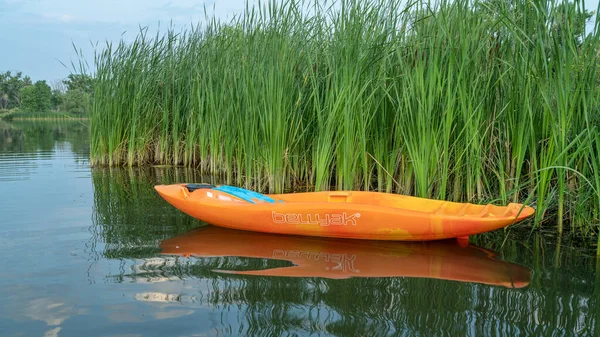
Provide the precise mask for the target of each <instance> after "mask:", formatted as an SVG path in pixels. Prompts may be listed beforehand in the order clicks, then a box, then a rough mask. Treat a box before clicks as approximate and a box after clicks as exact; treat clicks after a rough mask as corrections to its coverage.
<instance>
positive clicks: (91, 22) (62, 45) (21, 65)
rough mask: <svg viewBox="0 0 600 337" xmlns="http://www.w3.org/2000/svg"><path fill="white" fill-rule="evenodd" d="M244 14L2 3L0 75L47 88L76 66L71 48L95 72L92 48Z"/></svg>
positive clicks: (161, 0) (108, 1)
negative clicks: (145, 31)
mask: <svg viewBox="0 0 600 337" xmlns="http://www.w3.org/2000/svg"><path fill="white" fill-rule="evenodd" d="M205 6H206V10H207V12H208V13H209V14H210V15H212V14H214V15H216V16H217V17H219V18H222V19H224V20H226V19H228V18H231V17H232V16H233V15H234V14H236V13H237V14H239V13H241V12H243V10H244V8H245V3H244V1H243V0H206V1H203V0H196V1H194V0H100V1H99V0H0V72H5V71H22V72H23V74H24V75H29V76H30V77H31V78H32V80H34V81H37V80H47V81H48V82H49V83H51V82H53V81H56V80H60V79H62V78H65V77H66V76H68V75H69V74H70V73H71V72H72V70H73V67H72V64H71V62H75V63H76V64H75V65H76V66H77V63H78V60H79V58H78V56H77V54H76V52H75V50H74V47H73V46H76V47H77V48H78V49H81V51H82V52H83V56H84V59H86V60H87V61H88V63H89V64H90V65H91V66H93V56H94V47H93V45H94V44H96V43H97V46H98V47H101V46H102V45H103V44H104V43H106V41H114V42H118V41H119V40H121V38H123V39H125V40H132V39H133V38H134V37H135V35H136V34H137V32H138V31H139V28H140V26H142V27H145V26H148V27H149V29H150V31H154V32H155V31H156V29H157V28H158V27H159V25H160V27H163V28H165V27H168V26H169V25H171V24H172V25H173V26H174V27H175V29H177V30H179V29H180V28H182V27H183V26H185V25H189V24H190V23H194V24H197V23H199V22H202V21H203V20H204V17H205V15H204V7H205Z"/></svg>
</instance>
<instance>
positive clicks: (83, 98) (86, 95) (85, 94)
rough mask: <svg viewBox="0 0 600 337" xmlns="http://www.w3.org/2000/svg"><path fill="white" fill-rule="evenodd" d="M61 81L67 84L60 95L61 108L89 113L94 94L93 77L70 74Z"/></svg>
mask: <svg viewBox="0 0 600 337" xmlns="http://www.w3.org/2000/svg"><path fill="white" fill-rule="evenodd" d="M63 83H64V85H66V86H67V91H66V93H65V94H64V96H63V97H62V99H63V105H62V107H63V109H64V110H65V111H67V112H70V113H78V114H86V113H89V112H90V110H91V106H92V97H93V94H94V81H93V78H92V77H90V76H88V75H86V74H70V75H69V77H68V78H67V79H66V80H64V81H63Z"/></svg>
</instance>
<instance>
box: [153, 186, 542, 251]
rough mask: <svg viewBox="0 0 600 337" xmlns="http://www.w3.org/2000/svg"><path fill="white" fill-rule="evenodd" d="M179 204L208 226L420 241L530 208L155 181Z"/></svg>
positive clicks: (474, 230) (509, 219)
mask: <svg viewBox="0 0 600 337" xmlns="http://www.w3.org/2000/svg"><path fill="white" fill-rule="evenodd" d="M154 188H155V189H156V191H157V192H158V193H159V194H160V195H161V196H162V197H163V198H164V199H165V200H166V201H167V202H169V203H170V204H171V205H173V206H175V207H176V208H178V209H179V210H181V211H182V212H184V213H186V214H188V215H190V216H192V217H194V218H197V219H199V220H202V221H205V222H208V223H210V224H213V225H215V226H220V227H227V228H233V229H241V230H249V231H256V232H264V233H277V234H290V235H307V236H319V237H335V238H346V239H368V240H391V241H427V240H440V239H449V238H457V237H463V236H470V235H475V234H479V233H483V232H489V231H493V230H496V229H499V228H503V227H506V226H508V225H511V224H513V223H515V222H518V221H521V220H523V219H525V218H527V217H529V216H531V215H532V214H533V213H534V210H533V208H531V207H528V206H524V205H521V204H509V205H508V206H494V205H474V204H469V203H456V202H449V201H441V200H431V199H423V198H415V197H409V196H404V195H398V194H391V193H380V192H362V191H338V192H309V193H288V194H270V195H265V194H260V193H256V192H254V191H249V190H245V189H241V188H238V187H233V186H224V185H221V186H213V185H208V184H188V185H185V184H175V185H159V186H155V187H154Z"/></svg>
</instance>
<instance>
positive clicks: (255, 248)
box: [0, 122, 600, 337]
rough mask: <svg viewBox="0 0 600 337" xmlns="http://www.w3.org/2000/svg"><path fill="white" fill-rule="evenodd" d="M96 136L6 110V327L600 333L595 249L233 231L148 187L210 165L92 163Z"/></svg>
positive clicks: (44, 330)
mask: <svg viewBox="0 0 600 337" xmlns="http://www.w3.org/2000/svg"><path fill="white" fill-rule="evenodd" d="M87 138H88V129H87V127H86V126H85V125H82V124H81V123H47V122H44V123H36V122H21V123H12V124H6V123H4V124H0V192H1V193H0V256H2V260H1V262H0V264H1V268H0V298H1V299H2V306H0V335H2V336H48V337H49V336H296V335H298V336H308V335H315V336H317V335H319V336H502V335H503V336H598V335H600V277H598V274H597V269H596V268H597V267H596V261H595V259H594V258H593V251H592V250H586V249H581V248H577V249H575V248H571V247H569V244H568V243H566V242H562V243H560V242H557V239H556V238H553V237H551V236H549V237H547V236H543V235H533V236H523V235H522V234H520V235H516V234H515V231H514V230H513V231H512V232H511V233H510V235H508V239H507V240H506V242H505V243H504V245H502V242H503V241H504V239H505V237H504V234H503V233H501V232H500V233H493V234H490V235H486V236H481V237H477V238H474V239H473V240H472V243H471V245H470V246H464V245H463V246H460V245H458V244H457V243H456V242H444V243H437V244H423V243H416V244H406V243H404V244H403V243H371V242H356V241H343V240H319V239H309V238H298V237H282V236H270V235H263V234H257V233H247V232H237V231H228V230H222V229H219V228H215V227H212V226H204V224H202V223H200V222H198V221H196V220H193V219H191V218H189V217H187V216H186V215H184V214H181V213H180V212H178V211H177V210H175V209H173V208H172V207H171V206H169V205H168V204H167V203H166V202H164V201H163V200H161V199H160V198H159V197H158V196H157V195H156V194H155V192H154V191H153V190H152V186H153V185H155V184H158V183H173V182H182V181H196V182H200V181H211V179H210V178H208V177H201V176H199V175H198V174H197V173H196V172H194V171H193V170H183V169H172V168H149V169H144V170H139V169H131V170H130V169H90V166H89V162H88V154H89V143H88V140H87ZM213 182H214V181H213ZM200 227H201V228H200ZM198 228H199V229H198Z"/></svg>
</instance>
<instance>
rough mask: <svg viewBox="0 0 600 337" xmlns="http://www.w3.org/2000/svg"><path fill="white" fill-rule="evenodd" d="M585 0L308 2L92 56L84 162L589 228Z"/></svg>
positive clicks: (599, 197) (598, 178)
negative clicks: (488, 206)
mask: <svg viewBox="0 0 600 337" xmlns="http://www.w3.org/2000/svg"><path fill="white" fill-rule="evenodd" d="M582 6H583V3H582V2H581V1H577V2H575V3H566V2H554V1H551V2H547V1H539V0H535V1H524V0H517V1H510V2H508V1H489V2H481V1H465V0H459V1H452V2H447V1H441V2H440V3H439V4H438V5H436V6H435V7H431V4H430V2H425V1H417V2H411V3H409V4H408V5H406V6H405V7H401V6H400V5H399V4H398V2H397V1H391V0H389V1H388V0H342V1H338V2H337V3H336V4H335V5H333V6H331V7H329V6H328V7H320V5H318V4H316V3H315V2H312V1H306V2H304V1H290V2H285V4H283V5H277V4H272V3H269V5H268V6H264V7H260V8H248V9H247V11H246V13H245V15H243V16H240V17H238V18H236V19H235V20H233V21H232V22H229V23H226V24H225V23H222V22H219V21H218V20H216V19H212V20H210V21H209V22H208V24H207V25H205V26H198V27H194V28H190V29H187V30H183V31H182V32H178V33H176V32H174V31H172V30H170V31H168V32H167V33H166V34H164V35H161V34H158V35H156V36H155V37H151V36H149V35H148V32H147V30H142V31H141V32H140V34H139V36H138V37H137V39H136V40H135V41H133V42H132V43H125V42H121V43H120V44H118V45H112V44H107V45H106V47H105V48H104V49H103V50H102V51H99V52H98V53H97V55H96V67H97V76H96V81H97V82H96V85H95V101H94V108H93V112H92V130H91V133H92V144H91V146H92V148H91V158H92V162H93V164H95V165H130V166H133V165H142V164H147V163H154V164H182V165H185V166H189V167H196V168H199V169H200V170H201V171H202V172H208V173H212V174H220V175H222V176H223V177H224V178H225V179H226V181H227V182H229V183H235V184H238V185H245V186H247V187H253V188H256V189H259V190H269V191H282V190H284V189H289V188H295V189H298V188H306V189H310V190H312V189H317V190H322V189H329V188H336V189H376V190H381V191H393V192H397V193H403V194H413V195H417V196H421V197H431V198H437V199H450V200H457V201H474V202H480V201H493V202H498V203H507V202H511V201H523V202H527V203H529V204H533V205H535V206H536V208H537V215H536V219H535V220H536V221H535V223H536V225H540V224H544V222H545V221H552V222H554V223H556V222H558V231H559V232H560V233H562V231H563V228H564V223H563V221H566V222H565V223H568V224H569V226H570V228H571V229H574V230H576V231H577V232H579V233H581V234H583V235H587V236H591V235H597V234H596V233H597V224H598V222H599V216H600V214H599V213H600V172H599V171H598V166H599V165H600V164H599V159H600V138H598V132H599V130H598V129H599V128H600V116H599V115H600V112H599V108H600V96H599V94H600V90H599V87H598V78H600V77H599V75H600V74H599V70H600V68H598V53H599V51H600V49H599V47H600V46H599V42H600V35H599V30H598V28H597V26H596V27H594V30H593V31H592V32H591V33H589V34H585V33H584V32H585V22H586V20H588V19H589V18H590V16H591V13H589V12H587V11H585V10H584V9H583V8H582Z"/></svg>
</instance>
